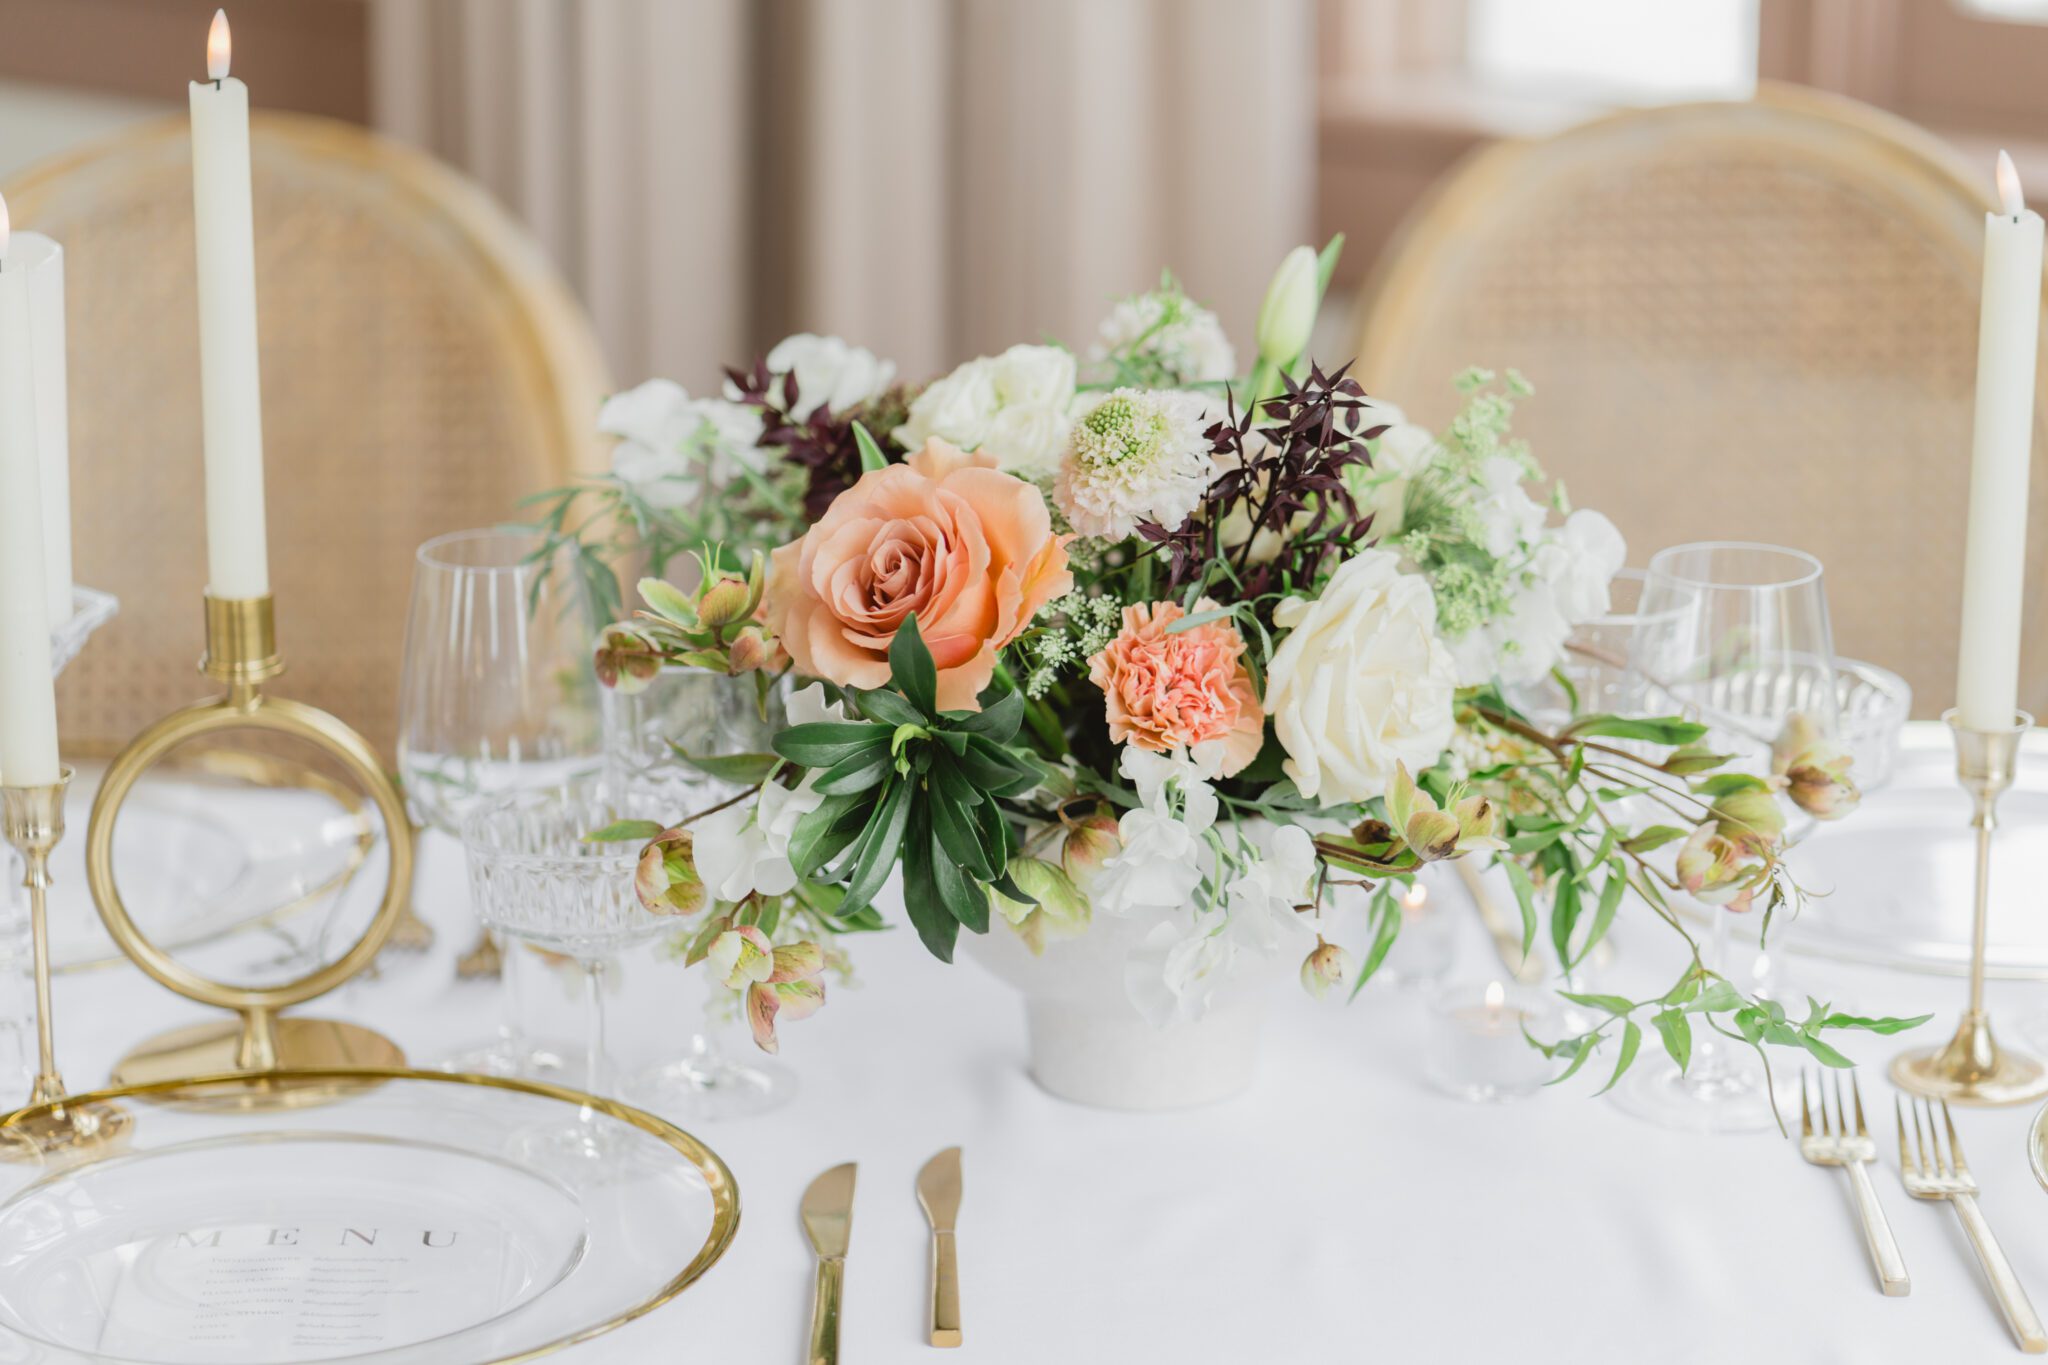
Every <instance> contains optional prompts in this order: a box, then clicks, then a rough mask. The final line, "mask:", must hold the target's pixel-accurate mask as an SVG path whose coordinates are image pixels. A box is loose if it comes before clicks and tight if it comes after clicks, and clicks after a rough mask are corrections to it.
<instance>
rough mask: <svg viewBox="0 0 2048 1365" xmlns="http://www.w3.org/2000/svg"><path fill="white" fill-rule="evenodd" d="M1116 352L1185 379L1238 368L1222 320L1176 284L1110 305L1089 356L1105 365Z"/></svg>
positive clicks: (1214, 377) (1211, 378) (1229, 373)
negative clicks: (1114, 305)
mask: <svg viewBox="0 0 2048 1365" xmlns="http://www.w3.org/2000/svg"><path fill="white" fill-rule="evenodd" d="M1118 352H1128V353H1129V354H1130V355H1131V356H1133V357H1142V358H1146V359H1150V360H1153V361H1156V362H1157V363H1158V364H1159V365H1160V366H1161V367H1162V368H1164V369H1165V370H1167V371H1168V372H1170V373H1171V374H1172V375H1173V376H1174V377H1175V378H1177V379H1178V380H1179V382H1181V383H1183V384H1201V383H1212V382H1216V381H1220V380H1227V379H1230V378H1232V377H1234V376H1235V375H1236V374H1237V352H1236V351H1235V350H1233V349H1232V348H1231V345H1230V338H1229V337H1228V336H1226V335H1225V334H1224V331H1223V324H1222V322H1221V321H1219V320H1218V319H1217V317H1216V315H1215V314H1214V313H1212V312H1210V311H1209V310H1208V309H1206V308H1204V307H1202V306H1201V305H1200V304H1198V303H1195V302H1193V301H1192V300H1190V299H1189V298H1188V297H1187V296H1186V295H1184V294H1182V293H1180V292H1179V291H1178V290H1174V291H1171V292H1169V291H1167V290H1163V289H1156V290H1154V291H1152V292H1151V293H1149V294H1138V295H1136V296H1134V297H1132V298H1128V299H1123V300H1121V301H1119V302H1118V303H1117V305H1116V307H1114V308H1112V309H1110V312H1109V316H1108V317H1106V318H1104V319H1103V320H1102V326H1101V328H1100V329H1099V330H1098V331H1097V333H1096V341H1095V345H1094V346H1093V347H1092V348H1090V350H1089V352H1088V359H1089V362H1090V363H1091V364H1094V365H1101V364H1102V363H1103V362H1104V361H1106V360H1108V359H1109V357H1110V356H1111V355H1112V354H1115V353H1118Z"/></svg>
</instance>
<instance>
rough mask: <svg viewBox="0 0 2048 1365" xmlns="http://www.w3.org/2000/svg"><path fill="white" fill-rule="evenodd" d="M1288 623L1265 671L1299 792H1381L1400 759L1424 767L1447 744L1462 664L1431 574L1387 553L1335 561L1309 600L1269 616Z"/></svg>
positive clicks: (1319, 795)
mask: <svg viewBox="0 0 2048 1365" xmlns="http://www.w3.org/2000/svg"><path fill="white" fill-rule="evenodd" d="M1273 621H1274V624H1276V625H1278V626H1279V627H1280V628H1281V629H1283V630H1285V631H1287V632H1288V634H1287V637H1286V638H1285V639H1284V640H1282V641H1281V642H1280V647H1279V649H1278V650H1276V651H1275V652H1274V654H1273V662H1272V664H1271V665H1270V666H1269V667H1268V669H1267V673H1266V714H1267V715H1269V716H1271V717H1272V718H1273V727H1274V730H1275V733H1276V734H1277V735H1278V736H1279V739H1280V744H1281V747H1282V748H1284V749H1286V751H1287V754H1288V758H1287V762H1286V764H1285V771H1286V773H1287V775H1288V776H1289V777H1291V778H1293V779H1294V785H1295V786H1296V788H1298V789H1299V790H1300V792H1301V794H1302V795H1303V796H1306V797H1310V798H1312V799H1314V800H1317V801H1319V802H1320V803H1322V804H1324V805H1342V804H1346V803H1350V802H1355V801H1365V800H1368V799H1370V798H1372V797H1375V796H1379V795H1381V794H1382V793H1384V792H1385V791H1386V789H1387V784H1388V783H1389V782H1390V781H1391V780H1392V779H1393V775H1394V769H1395V765H1396V764H1398V763H1406V764H1407V765H1408V768H1409V770H1410V771H1411V772H1421V771H1422V770H1423V769H1425V768H1427V767H1429V766H1430V765H1431V764H1433V763H1435V762H1436V760H1437V756H1438V755H1440V754H1441V753H1442V752H1443V750H1444V745H1445V744H1447V743H1449V741H1450V738H1451V730H1452V726H1453V717H1452V713H1451V698H1452V694H1453V693H1454V692H1455V691H1456V689H1457V665H1456V663H1455V662H1454V661H1453V659H1452V657H1451V652H1450V650H1449V649H1447V648H1445V646H1444V644H1443V642H1442V641H1441V640H1439V639H1438V638H1437V634H1436V598H1435V595H1434V594H1433V593H1432V592H1431V591H1430V586H1429V582H1428V580H1426V579H1424V578H1422V577H1421V576H1420V575H1416V574H1404V573H1402V572H1401V569H1400V561H1399V560H1398V559H1397V558H1396V557H1395V556H1394V555H1393V554H1392V553H1390V552H1388V551H1386V550H1370V549H1369V550H1362V551H1360V552H1359V553H1358V554H1357V555H1355V556H1353V557H1352V558H1351V559H1348V560H1346V561H1345V562H1344V563H1343V564H1341V565H1339V566H1338V569H1337V572H1336V573H1334V574H1333V575H1331V577H1330V581H1329V582H1328V583H1327V584H1325V585H1324V587H1323V593H1322V596H1320V597H1318V598H1316V599H1315V600H1313V601H1310V600H1307V599H1304V598H1298V597H1296V598H1289V599H1288V600H1287V601H1285V602H1282V603H1281V604H1280V605H1279V606H1278V607H1277V608H1275V610H1274V613H1273Z"/></svg>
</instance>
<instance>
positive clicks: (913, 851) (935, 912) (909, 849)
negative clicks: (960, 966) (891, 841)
mask: <svg viewBox="0 0 2048 1365" xmlns="http://www.w3.org/2000/svg"><path fill="white" fill-rule="evenodd" d="M909 832H910V835H911V837H910V839H909V841H908V842H907V843H906V844H905V845H904V846H903V909H904V912H905V913H906V914H908V915H909V916H910V924H911V927H912V928H914V929H916V930H917V936H918V938H919V939H920V940H921V941H922V942H923V943H924V946H925V949H926V951H928V952H930V953H931V955H932V956H933V957H935V958H937V959H938V960H939V961H941V962H951V961H952V960H953V943H954V941H955V940H956V939H958V938H959V936H960V921H959V920H957V919H955V918H954V917H953V915H952V913H951V912H950V911H948V910H947V909H946V906H945V902H944V901H942V900H941V899H940V898H939V888H938V884H937V883H936V882H934V881H933V880H932V875H933V874H932V841H931V831H930V830H928V829H926V828H925V827H924V824H923V821H922V818H921V813H920V819H919V820H917V821H914V822H913V824H912V828H911V829H910V831H909Z"/></svg>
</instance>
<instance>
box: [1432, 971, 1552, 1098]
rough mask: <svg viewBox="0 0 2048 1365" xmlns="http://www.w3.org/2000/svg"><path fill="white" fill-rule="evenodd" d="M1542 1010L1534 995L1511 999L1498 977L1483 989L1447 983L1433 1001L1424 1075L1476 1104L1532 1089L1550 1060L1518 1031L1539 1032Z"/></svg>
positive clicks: (1540, 1084) (1547, 1074) (1543, 1076)
mask: <svg viewBox="0 0 2048 1365" xmlns="http://www.w3.org/2000/svg"><path fill="white" fill-rule="evenodd" d="M1543 1013H1544V1011H1543V1009H1542V1007H1541V1006H1540V1005H1539V1004H1537V1003H1536V1002H1535V1001H1534V1000H1533V999H1529V998H1526V997H1523V998H1517V999H1514V1000H1510V999H1509V996H1508V989H1507V987H1506V986H1505V985H1504V984H1502V983H1501V982H1499V981H1489V982H1487V983H1486V987H1485V989H1484V990H1483V991H1481V990H1478V989H1475V988H1474V987H1473V986H1472V985H1470V984H1461V985H1453V986H1449V987H1446V988H1445V989H1444V990H1443V991H1442V992H1441V993H1440V994H1439V995H1438V996H1437V997H1436V999H1435V1001H1434V1002H1433V1003H1432V1007H1431V1011H1430V1021H1429V1022H1430V1029H1429V1035H1428V1037H1427V1038H1426V1039H1425V1041H1424V1044H1423V1059H1422V1060H1423V1072H1424V1075H1425V1076H1426V1077H1427V1078H1428V1080H1429V1082H1430V1084H1432V1085H1434V1086H1436V1088H1437V1089H1439V1090H1441V1091H1443V1092H1444V1093H1445V1094H1447V1095H1451V1096H1454V1097H1456V1098H1458V1099H1461V1100H1470V1101H1472V1102H1474V1103H1477V1104H1484V1103H1498V1102H1501V1101H1505V1100H1514V1099H1520V1098H1522V1097H1523V1096H1525V1095H1533V1094H1535V1093H1536V1092H1537V1091H1538V1090H1540V1089H1542V1088H1543V1083H1544V1082H1545V1081H1547V1080H1549V1079H1550V1063H1549V1061H1548V1059H1546V1058H1545V1057H1544V1055H1543V1054H1542V1053H1540V1052H1538V1051H1537V1050H1536V1049H1535V1048H1533V1047H1531V1046H1530V1045H1529V1041H1528V1039H1527V1038H1524V1037H1523V1036H1522V1033H1523V1030H1524V1028H1527V1029H1529V1031H1530V1032H1532V1033H1540V1031H1541V1030H1540V1027H1539V1024H1540V1021H1541V1019H1542V1017H1543Z"/></svg>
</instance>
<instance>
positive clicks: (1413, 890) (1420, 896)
mask: <svg viewBox="0 0 2048 1365" xmlns="http://www.w3.org/2000/svg"><path fill="white" fill-rule="evenodd" d="M1428 900H1429V888H1428V887H1426V886H1424V885H1423V884H1422V883H1421V882H1417V883H1415V884H1414V885H1413V886H1411V887H1409V888H1408V889H1407V890H1406V891H1403V892H1402V893H1401V908H1402V909H1403V910H1406V911H1409V912H1410V913H1413V912H1414V911H1417V910H1420V909H1421V908H1422V907H1423V904H1424V903H1425V902H1426V901H1428Z"/></svg>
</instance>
